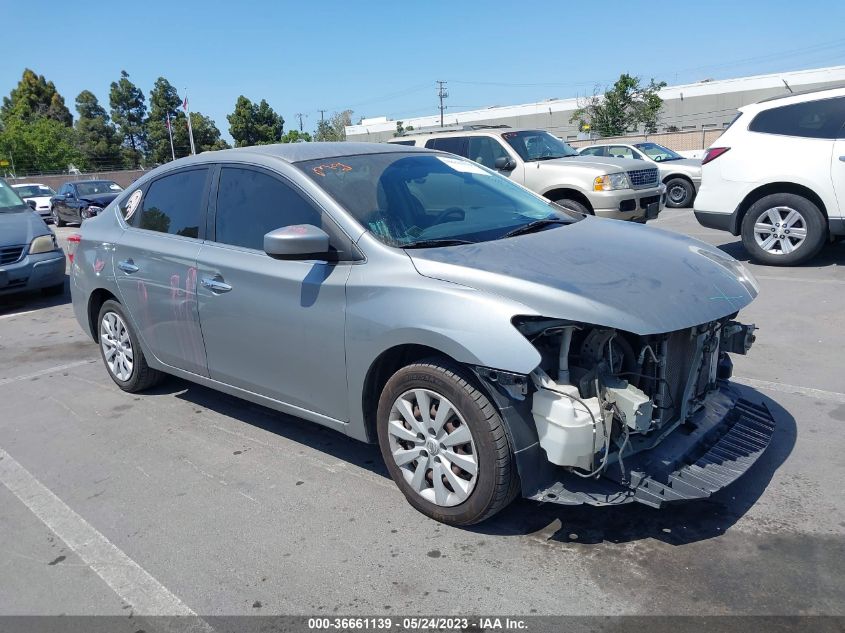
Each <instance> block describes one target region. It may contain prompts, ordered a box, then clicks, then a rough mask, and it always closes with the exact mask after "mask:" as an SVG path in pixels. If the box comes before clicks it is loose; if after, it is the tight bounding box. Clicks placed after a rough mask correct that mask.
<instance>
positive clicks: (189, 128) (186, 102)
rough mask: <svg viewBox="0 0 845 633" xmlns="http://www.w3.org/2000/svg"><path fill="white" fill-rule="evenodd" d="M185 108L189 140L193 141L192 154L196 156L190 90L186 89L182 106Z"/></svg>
mask: <svg viewBox="0 0 845 633" xmlns="http://www.w3.org/2000/svg"><path fill="white" fill-rule="evenodd" d="M182 107H183V108H185V118H186V119H188V138H190V139H191V154H192V155H193V154H196V153H197V149H196V147H195V146H194V129H193V128H192V127H191V112H190V111H189V110H188V89H187V88H186V89H185V102H184V103H183V104H182Z"/></svg>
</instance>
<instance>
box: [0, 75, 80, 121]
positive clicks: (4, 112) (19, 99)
mask: <svg viewBox="0 0 845 633" xmlns="http://www.w3.org/2000/svg"><path fill="white" fill-rule="evenodd" d="M41 117H46V118H48V119H52V120H54V121H57V122H59V123H61V124H62V125H65V126H70V125H71V123H72V122H73V117H72V116H71V114H70V111H69V110H68V109H67V106H66V105H65V100H64V97H62V95H60V94H59V92H58V91H57V90H56V86H55V84H53V82H52V81H47V80H46V79H45V78H44V75H36V74H35V72H34V71H32V70H30V69H29V68H27V69H25V70H24V71H23V76H22V77H21V80H20V81H19V82H18V85H17V86H16V87H15V88H14V89H13V90H12V92H11V93H10V94H9V96H8V97H3V105H2V107H0V120H2V121H3V122H7V121H9V120H11V119H13V118H17V119H20V120H22V121H27V122H29V121H34V120H35V119H37V118H41Z"/></svg>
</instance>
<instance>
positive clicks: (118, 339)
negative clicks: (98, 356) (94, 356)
mask: <svg viewBox="0 0 845 633" xmlns="http://www.w3.org/2000/svg"><path fill="white" fill-rule="evenodd" d="M100 345H101V346H102V348H103V358H104V360H105V361H106V366H107V367H108V368H109V371H110V372H111V373H112V375H113V376H114V377H115V378H117V379H118V380H120V381H122V382H126V381H128V380H129V379H130V378H131V377H132V368H133V366H134V358H135V357H134V352H133V350H132V340H131V339H130V338H129V330H127V328H126V324H125V323H124V322H123V319H122V318H121V316H120V315H119V314H117V313H116V312H106V313H105V314H104V315H103V318H102V320H101V321H100Z"/></svg>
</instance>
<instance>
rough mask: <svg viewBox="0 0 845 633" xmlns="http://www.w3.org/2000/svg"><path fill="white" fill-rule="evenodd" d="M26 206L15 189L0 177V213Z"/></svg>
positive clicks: (25, 207) (18, 209)
mask: <svg viewBox="0 0 845 633" xmlns="http://www.w3.org/2000/svg"><path fill="white" fill-rule="evenodd" d="M28 208H29V207H27V206H26V204H25V203H24V201H23V200H21V199H20V197H19V196H18V194H17V193H15V190H14V189H12V188H11V187H10V186H9V185H8V183H7V182H6V181H5V180H3V179H2V178H0V213H6V212H9V211H20V210H21V209H28Z"/></svg>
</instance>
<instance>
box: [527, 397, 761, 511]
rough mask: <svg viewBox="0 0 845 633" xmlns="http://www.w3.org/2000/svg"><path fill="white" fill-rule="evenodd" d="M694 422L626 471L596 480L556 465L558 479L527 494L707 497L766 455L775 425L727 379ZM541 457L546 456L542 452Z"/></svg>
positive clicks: (580, 499)
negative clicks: (584, 477) (741, 395)
mask: <svg viewBox="0 0 845 633" xmlns="http://www.w3.org/2000/svg"><path fill="white" fill-rule="evenodd" d="M690 422H691V423H690V424H688V425H685V426H684V427H683V429H681V428H678V429H675V430H674V431H673V432H672V433H670V434H669V435H668V436H667V437H666V438H665V439H663V441H661V442H660V443H659V444H657V445H656V446H655V447H654V448H651V449H649V450H646V451H643V452H641V453H637V454H635V455H632V456H628V457H626V458H625V459H624V472H623V468H622V467H621V466H620V464H619V463H618V462H616V463H614V464H610V465H609V466H608V467H607V469H606V470H605V474H604V475H603V476H602V477H601V478H600V479H598V480H595V479H583V478H581V477H578V476H576V475H574V474H572V473H570V472H568V471H566V470H565V469H561V468H555V469H554V471H555V475H556V477H555V478H553V479H552V480H549V481H547V482H546V484H545V485H542V486H540V487H539V489H537V490H536V491H535V492H533V493H532V494H528V495H526V496H527V497H528V498H530V499H534V500H536V501H544V502H550V503H560V504H564V505H575V504H589V505H614V504H621V503H630V502H632V501H637V502H639V503H643V504H645V505H649V506H652V507H655V508H659V507H661V506H663V505H664V504H665V503H668V502H672V501H684V500H691V499H705V498H707V497H709V496H710V495H712V494H713V493H715V492H717V491H719V490H721V489H722V488H725V487H726V486H728V485H730V484H731V483H733V482H734V481H736V480H737V479H739V478H740V477H741V476H742V475H743V474H745V472H746V471H747V470H748V469H749V468H750V467H751V466H752V465H753V464H754V463H755V462H756V461H757V459H758V458H759V457H760V456H761V455H762V454H763V452H764V451H765V449H766V447H767V446H768V445H769V442H770V440H771V438H772V435H773V434H774V429H775V422H774V419H773V418H772V415H771V413H770V412H769V410H768V409H767V408H766V407H765V405H762V404H755V403H752V402H750V401H748V400H745V399H743V398H742V397H740V395H739V392H738V391H737V390H736V389H735V388H734V387H732V386H731V385H730V384H729V383H727V382H725V381H722V382H720V384H719V388H718V389H717V390H715V391H713V392H711V393H710V394H708V396H707V397H706V398H705V402H704V406H703V407H702V408H701V409H700V410H699V411H698V412H697V413H696V414H695V415H694V416H693V417H692V419H691V421H690ZM540 456H543V457H544V455H543V454H542V451H540ZM523 492H525V491H523Z"/></svg>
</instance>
